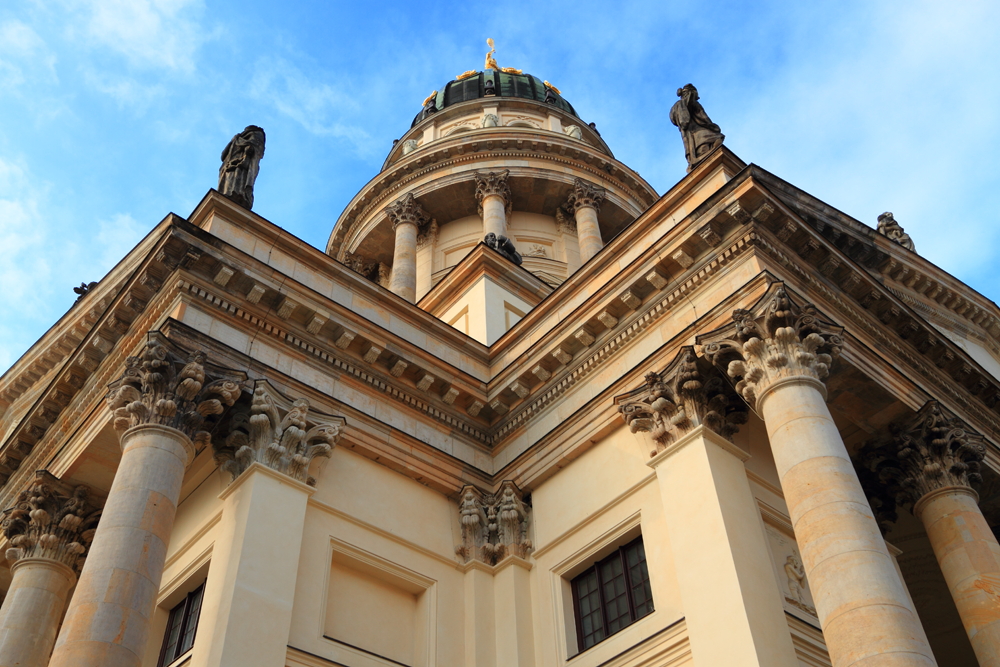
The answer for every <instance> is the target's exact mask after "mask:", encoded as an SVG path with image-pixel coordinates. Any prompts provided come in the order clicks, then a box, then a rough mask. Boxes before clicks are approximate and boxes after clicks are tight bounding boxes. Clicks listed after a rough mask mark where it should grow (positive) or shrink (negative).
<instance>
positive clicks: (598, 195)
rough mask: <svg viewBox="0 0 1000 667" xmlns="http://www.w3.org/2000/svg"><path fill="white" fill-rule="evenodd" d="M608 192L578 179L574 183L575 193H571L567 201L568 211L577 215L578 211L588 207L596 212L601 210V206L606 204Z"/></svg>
mask: <svg viewBox="0 0 1000 667" xmlns="http://www.w3.org/2000/svg"><path fill="white" fill-rule="evenodd" d="M607 194H608V192H607V190H605V189H604V188H602V187H598V186H596V185H591V184H590V183H588V182H587V181H585V180H583V179H582V178H578V179H576V180H575V181H573V191H572V192H570V193H569V198H568V199H567V200H566V204H565V206H566V209H567V210H568V211H570V212H571V213H573V214H574V215H575V214H576V212H577V210H578V209H581V208H583V207H584V206H588V207H590V208H592V209H594V210H595V211H600V210H601V204H603V203H604V199H605V197H607Z"/></svg>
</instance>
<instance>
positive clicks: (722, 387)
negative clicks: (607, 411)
mask: <svg viewBox="0 0 1000 667" xmlns="http://www.w3.org/2000/svg"><path fill="white" fill-rule="evenodd" d="M615 402H616V403H618V412H619V413H620V414H621V416H622V418H623V419H624V420H625V423H626V424H628V427H629V429H630V430H631V431H632V432H633V433H636V432H644V433H647V432H648V433H650V434H651V435H652V438H653V440H654V441H655V442H656V449H655V450H654V451H652V452H650V456H656V455H657V454H658V453H660V452H662V451H663V450H664V449H665V448H666V447H667V446H668V445H669V444H670V443H671V442H674V441H676V440H678V439H680V438H682V437H683V436H684V435H686V434H687V433H689V432H690V431H692V430H693V429H694V428H695V427H697V426H699V425H703V426H705V427H706V428H708V429H710V430H712V431H714V432H715V433H718V434H719V435H721V436H722V437H724V438H726V439H727V440H731V439H732V436H733V434H735V433H736V432H737V431H738V430H739V428H740V426H741V425H742V424H745V423H746V422H747V418H748V417H749V411H748V409H747V406H746V404H745V403H744V402H743V400H742V399H741V398H740V397H739V396H737V394H736V392H735V391H734V390H733V388H732V386H731V385H730V384H729V383H728V382H727V381H726V379H725V378H724V377H722V376H721V374H720V373H719V371H718V370H717V369H716V368H714V367H713V366H712V364H711V363H709V362H708V361H707V360H704V359H699V358H698V357H697V356H696V355H695V352H694V348H693V347H691V346H685V347H682V348H681V349H680V351H679V352H678V353H677V356H676V357H674V360H673V361H671V362H670V364H669V365H668V366H667V368H666V369H665V370H664V371H663V372H662V373H649V374H648V375H646V386H645V387H643V388H641V389H637V390H635V391H633V392H631V393H629V394H625V395H624V396H621V397H618V398H616V399H615Z"/></svg>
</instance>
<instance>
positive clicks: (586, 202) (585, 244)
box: [565, 178, 607, 264]
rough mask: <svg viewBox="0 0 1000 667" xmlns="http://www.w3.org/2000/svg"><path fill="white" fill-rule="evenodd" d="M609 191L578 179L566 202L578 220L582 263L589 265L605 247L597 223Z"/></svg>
mask: <svg viewBox="0 0 1000 667" xmlns="http://www.w3.org/2000/svg"><path fill="white" fill-rule="evenodd" d="M606 195H607V191H606V190H605V189H604V188H600V187H597V186H596V185H591V184H590V183H587V182H586V181H585V180H583V179H581V178H578V179H576V181H575V182H574V183H573V192H571V193H570V195H569V199H568V200H567V201H566V206H565V208H566V209H567V210H569V211H570V212H572V213H573V217H574V218H576V235H577V238H578V239H579V243H580V261H581V262H582V263H584V264H586V263H587V260H589V259H590V258H591V257H593V256H594V255H596V254H597V253H599V252H600V251H601V248H603V247H604V241H603V240H602V239H601V227H600V225H598V223H597V212H598V210H600V208H601V204H602V203H604V198H605V196H606Z"/></svg>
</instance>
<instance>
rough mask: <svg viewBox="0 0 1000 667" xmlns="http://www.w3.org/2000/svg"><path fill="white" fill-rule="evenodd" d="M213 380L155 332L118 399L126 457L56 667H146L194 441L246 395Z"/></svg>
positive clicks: (201, 364) (114, 402) (113, 397)
mask: <svg viewBox="0 0 1000 667" xmlns="http://www.w3.org/2000/svg"><path fill="white" fill-rule="evenodd" d="M240 391H241V390H240V386H239V384H238V383H237V382H235V381H233V380H228V379H217V380H214V381H212V379H210V378H208V377H206V368H205V355H204V354H203V353H201V352H196V353H195V354H194V355H192V356H191V357H190V359H189V361H188V362H187V363H185V362H184V361H182V360H181V359H180V358H179V357H178V356H177V355H175V354H174V353H172V352H170V351H169V350H168V349H167V347H166V345H165V343H164V342H163V341H161V340H160V338H159V337H158V336H157V335H154V334H151V335H150V339H149V340H148V341H147V343H146V346H145V348H144V349H143V351H142V353H141V354H140V356H138V357H131V358H130V359H129V360H128V362H127V368H126V371H125V374H124V375H123V376H122V378H121V379H120V380H119V381H118V383H117V387H115V388H114V389H112V392H111V393H110V395H109V396H108V405H109V407H110V408H111V409H112V411H113V415H114V426H115V429H116V430H117V431H118V433H119V436H120V439H121V446H122V459H121V462H120V463H119V465H118V470H117V472H116V473H115V479H114V482H112V484H111V491H110V492H109V493H108V499H107V501H106V503H105V507H104V512H103V515H102V518H101V524H100V526H99V527H98V529H97V532H96V533H95V535H94V542H93V544H92V546H91V548H90V552H89V554H88V556H87V561H86V563H85V564H84V566H83V571H82V572H81V574H80V582H79V584H78V585H77V587H76V593H75V594H74V595H73V599H72V601H71V602H70V604H69V609H68V610H67V612H66V619H65V621H64V622H63V626H62V630H61V631H60V633H59V638H58V639H57V640H56V646H55V651H54V652H53V654H52V660H51V662H50V663H49V664H50V667H126V666H128V667H138V666H139V665H140V664H141V662H142V657H143V656H144V655H145V649H146V641H147V639H148V636H149V619H150V616H151V614H152V612H153V608H154V606H155V604H156V595H157V593H158V592H159V588H160V578H161V576H162V574H163V563H164V560H165V558H166V552H167V543H168V541H169V539H170V533H171V530H172V528H173V522H174V514H175V511H176V508H177V501H178V498H179V496H180V490H181V481H182V479H183V477H184V470H185V468H186V467H187V465H188V464H189V463H190V461H191V459H192V458H193V457H194V452H195V447H194V444H193V442H192V440H197V441H200V442H207V441H208V439H209V435H208V432H207V431H205V430H203V429H204V428H206V427H208V424H206V420H212V418H214V417H218V416H219V415H220V414H221V413H222V412H223V411H224V410H225V409H226V408H228V407H229V406H231V405H232V404H233V403H234V402H235V401H236V399H237V398H238V397H239V395H240Z"/></svg>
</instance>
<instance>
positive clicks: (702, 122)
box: [670, 83, 726, 171]
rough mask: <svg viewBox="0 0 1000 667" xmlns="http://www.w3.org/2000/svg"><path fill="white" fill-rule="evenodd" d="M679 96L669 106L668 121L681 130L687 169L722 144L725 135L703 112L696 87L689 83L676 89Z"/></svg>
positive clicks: (689, 169)
mask: <svg viewBox="0 0 1000 667" xmlns="http://www.w3.org/2000/svg"><path fill="white" fill-rule="evenodd" d="M677 97H679V98H681V99H680V100H678V101H677V102H676V103H674V106H672V107H671V108H670V122H671V123H673V124H674V125H676V126H677V127H678V129H680V131H681V139H683V141H684V156H685V157H686V158H687V161H688V171H691V170H692V169H693V168H694V166H695V165H696V164H698V163H699V162H701V161H702V159H704V158H705V156H706V155H708V154H709V153H711V152H712V151H713V150H715V149H716V148H718V147H719V146H721V145H722V142H723V140H724V139H725V138H726V135H724V134H722V131H721V130H720V129H719V126H718V125H716V124H715V123H713V122H712V119H711V118H709V117H708V114H707V113H705V109H704V108H703V107H702V106H701V103H700V102H699V101H698V89H697V88H695V87H694V86H693V85H691V84H690V83H689V84H687V85H686V86H684V87H683V88H678V89H677Z"/></svg>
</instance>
